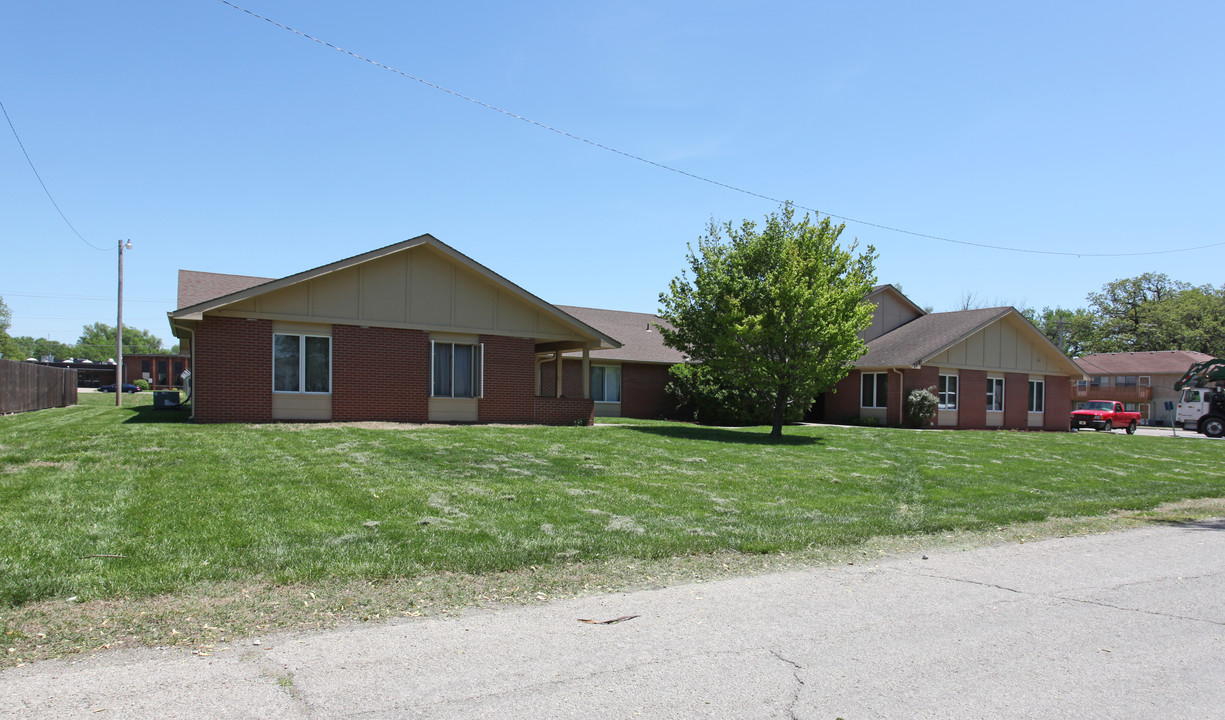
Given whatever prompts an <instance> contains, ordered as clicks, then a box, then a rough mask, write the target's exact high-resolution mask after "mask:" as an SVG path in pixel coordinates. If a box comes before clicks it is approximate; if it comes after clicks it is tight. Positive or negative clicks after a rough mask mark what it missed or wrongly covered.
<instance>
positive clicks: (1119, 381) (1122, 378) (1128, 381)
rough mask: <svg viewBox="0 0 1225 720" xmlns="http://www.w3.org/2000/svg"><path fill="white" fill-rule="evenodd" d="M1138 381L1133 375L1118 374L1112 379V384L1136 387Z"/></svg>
mask: <svg viewBox="0 0 1225 720" xmlns="http://www.w3.org/2000/svg"><path fill="white" fill-rule="evenodd" d="M1139 381H1140V380H1139V378H1138V377H1137V376H1135V375H1118V376H1116V377H1115V379H1114V384H1115V386H1116V387H1136V386H1137V385H1138V384H1139Z"/></svg>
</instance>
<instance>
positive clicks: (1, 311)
mask: <svg viewBox="0 0 1225 720" xmlns="http://www.w3.org/2000/svg"><path fill="white" fill-rule="evenodd" d="M12 326H13V311H12V310H9V306H8V305H5V304H4V298H3V297H0V355H2V356H4V357H6V358H7V357H9V355H11V354H12V352H13V348H12V343H11V342H10V341H9V328H11V327H12ZM11 359H15V360H20V359H22V358H11Z"/></svg>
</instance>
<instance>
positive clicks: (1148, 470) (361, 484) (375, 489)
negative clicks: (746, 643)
mask: <svg viewBox="0 0 1225 720" xmlns="http://www.w3.org/2000/svg"><path fill="white" fill-rule="evenodd" d="M83 398H84V403H85V404H84V405H83V406H79V407H75V408H68V409H57V410H48V411H43V412H38V413H28V414H22V415H15V416H10V417H6V418H2V419H0V527H4V528H5V532H4V533H3V534H2V535H0V558H2V560H0V604H4V605H10V606H12V605H20V604H22V603H27V602H31V601H37V600H41V599H44V598H48V597H66V596H70V595H71V596H77V597H83V598H94V597H99V598H106V597H114V596H131V595H137V596H139V595H150V594H157V593H167V592H174V591H176V590H178V589H180V588H183V587H185V586H190V585H191V584H193V583H198V582H202V581H218V580H232V579H249V578H253V577H254V578H262V579H268V580H272V581H274V582H278V583H295V582H303V581H312V580H318V579H321V578H332V577H364V578H385V577H405V576H416V575H420V574H423V573H434V572H439V571H455V572H464V573H488V572H497V571H506V570H513V569H515V568H520V567H524V566H529V565H541V564H547V563H551V562H557V561H565V560H571V559H593V558H604V557H609V556H626V557H641V558H657V557H666V556H671V555H678V554H694V553H711V552H716V551H723V550H733V551H737V552H746V553H771V552H780V551H789V550H797V549H802V548H807V547H810V546H813V545H839V544H847V543H856V542H861V541H863V540H865V539H867V538H869V537H873V536H877V535H902V534H916V533H937V532H940V531H944V530H950V529H975V528H982V527H988V526H997V525H1003V524H1011V523H1017V522H1027V521H1035V520H1041V519H1044V518H1047V517H1051V516H1076V515H1096V514H1103V513H1108V512H1110V511H1113V510H1119V509H1133V510H1134V509H1142V508H1148V507H1153V506H1155V505H1157V504H1159V503H1162V502H1168V501H1171V500H1177V499H1181V498H1195V497H1214V496H1221V495H1225V463H1222V459H1225V458H1223V453H1222V451H1223V450H1225V447H1223V446H1222V445H1221V444H1220V443H1214V442H1205V441H1182V442H1175V441H1171V440H1169V439H1165V438H1145V437H1127V436H1124V435H1122V434H1117V435H1101V434H1088V433H1082V434H1045V433H1012V432H913V431H904V430H892V429H867V428H855V429H851V428H814V427H805V428H793V429H789V430H788V434H787V435H786V436H785V437H784V439H783V442H781V443H777V444H776V443H772V442H770V441H769V439H768V438H767V436H766V432H765V429H749V430H725V429H716V428H701V427H694V426H688V425H680V424H669V423H640V424H635V425H625V424H616V425H610V426H606V427H596V428H575V427H568V428H542V427H436V426H424V427H423V426H403V427H396V426H387V427H386V428H368V427H340V426H330V425H265V426H249V425H220V426H203V425H191V424H186V423H182V422H165V421H166V420H181V419H182V414H181V413H180V412H166V411H161V412H155V411H153V410H151V409H150V408H149V407H148V406H147V405H144V404H142V405H140V406H136V407H125V408H122V409H116V408H114V407H110V406H108V405H107V404H106V401H109V400H110V398H109V397H101V398H99V396H92V395H85V396H83ZM146 399H147V398H146ZM96 556H122V557H96Z"/></svg>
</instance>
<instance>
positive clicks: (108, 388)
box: [98, 383, 140, 393]
mask: <svg viewBox="0 0 1225 720" xmlns="http://www.w3.org/2000/svg"><path fill="white" fill-rule="evenodd" d="M123 391H124V392H125V393H138V392H140V388H138V387H136V386H135V385H132V384H131V383H124V384H123ZM98 392H115V383H111V384H110V385H103V386H102V387H100V388H98Z"/></svg>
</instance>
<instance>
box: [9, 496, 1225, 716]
mask: <svg viewBox="0 0 1225 720" xmlns="http://www.w3.org/2000/svg"><path fill="white" fill-rule="evenodd" d="M625 615H637V616H638V617H636V618H634V619H631V620H625V621H622V622H619V623H616V624H610V625H593V624H584V623H581V622H579V621H578V620H579V619H580V618H586V619H594V620H608V619H613V618H617V617H620V616H625ZM258 641H259V643H260V644H258V645H256V644H255V640H247V641H244V642H241V643H233V644H231V645H230V646H229V649H228V650H226V651H224V652H218V653H216V654H214V655H211V656H208V657H199V656H194V655H191V654H188V653H184V652H177V651H154V650H144V651H120V652H114V653H109V654H101V655H95V656H92V657H88V658H83V659H77V660H75V661H54V662H46V663H41V664H37V665H34V666H30V667H24V668H17V669H13V670H5V671H3V673H0V716H4V717H15V718H66V717H79V718H86V717H88V718H147V717H158V718H189V717H190V718H199V717H210V718H241V717H261V718H417V717H421V718H465V719H468V718H527V717H531V718H576V717H577V718H583V719H584V720H591V719H594V718H632V717H648V718H705V717H710V718H827V719H829V720H833V719H834V718H838V717H842V718H846V719H847V720H852V719H855V720H859V719H862V718H911V717H939V718H950V717H952V718H1034V717H1059V718H1070V717H1075V718H1135V717H1143V716H1153V717H1183V718H1191V717H1195V718H1206V717H1223V716H1225V522H1223V521H1220V520H1216V521H1207V522H1203V523H1199V524H1196V525H1189V526H1179V527H1171V526H1164V525H1157V526H1153V527H1151V528H1146V529H1142V530H1136V531H1128V532H1121V533H1114V534H1109V535H1099V536H1092V537H1076V538H1064V539H1057V540H1049V541H1043V542H1036V543H1030V544H1023V545H1009V546H999V547H992V548H985V549H980V550H972V551H962V552H956V551H951V552H939V553H930V558H927V559H924V558H922V557H921V556H914V557H906V558H897V559H892V560H886V561H880V562H876V563H872V564H869V565H863V566H860V565H855V566H841V567H833V568H818V569H813V570H807V571H802V572H791V573H786V574H780V575H771V576H765V577H757V578H745V579H735V580H727V581H720V582H712V583H709V584H696V585H687V586H680V587H673V588H667V589H664V590H655V591H644V592H635V593H629V594H622V595H608V596H599V597H591V598H584V599H579V600H572V601H563V602H554V603H550V604H547V605H541V606H535V607H521V608H518V607H517V608H509V609H502V610H494V611H473V612H470V613H468V614H466V615H463V616H460V617H455V618H436V619H428V620H418V621H405V622H400V623H392V624H383V625H361V626H355V627H351V628H347V629H344V630H339V631H335V632H325V633H314V634H306V635H285V636H272V637H265V638H260V639H259V640H258Z"/></svg>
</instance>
